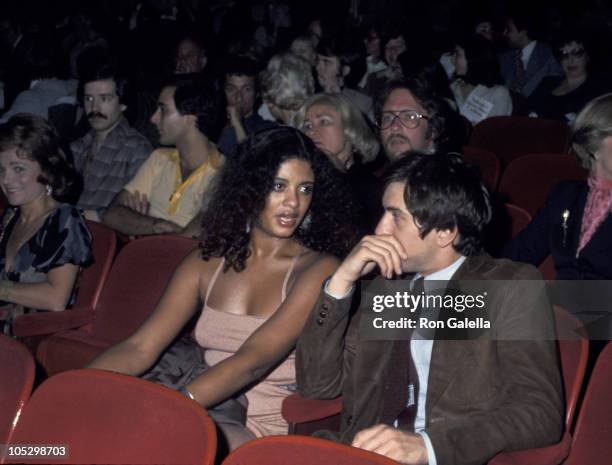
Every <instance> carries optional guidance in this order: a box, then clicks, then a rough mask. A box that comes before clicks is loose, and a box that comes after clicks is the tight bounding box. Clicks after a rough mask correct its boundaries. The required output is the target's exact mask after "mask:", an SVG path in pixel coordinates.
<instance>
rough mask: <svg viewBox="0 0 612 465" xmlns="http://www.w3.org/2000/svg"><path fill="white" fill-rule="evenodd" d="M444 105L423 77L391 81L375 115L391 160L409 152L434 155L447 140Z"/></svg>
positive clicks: (379, 99)
mask: <svg viewBox="0 0 612 465" xmlns="http://www.w3.org/2000/svg"><path fill="white" fill-rule="evenodd" d="M442 105H443V104H442V102H440V100H439V99H438V97H437V96H436V95H435V94H434V92H433V89H432V88H431V87H430V86H429V84H428V83H427V82H426V81H425V80H423V79H421V78H411V79H407V80H405V81H392V82H390V83H389V84H387V86H386V87H385V89H384V90H383V91H382V92H381V94H380V95H379V97H378V99H377V101H376V105H375V115H376V122H377V125H378V128H379V130H380V138H381V140H382V144H383V148H384V150H385V154H386V155H387V158H389V160H391V161H394V160H398V159H400V158H402V157H403V156H404V155H405V154H406V152H408V151H412V150H415V151H419V152H426V153H432V152H434V151H435V150H436V149H437V148H438V146H439V145H440V143H441V142H442V141H443V140H445V139H446V138H447V136H446V130H445V126H446V124H445V118H444V116H443V115H442Z"/></svg>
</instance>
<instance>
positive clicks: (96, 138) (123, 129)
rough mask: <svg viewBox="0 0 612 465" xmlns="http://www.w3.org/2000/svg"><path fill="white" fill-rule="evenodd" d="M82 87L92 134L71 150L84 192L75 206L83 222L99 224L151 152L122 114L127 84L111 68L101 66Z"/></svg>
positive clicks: (82, 83) (84, 137)
mask: <svg viewBox="0 0 612 465" xmlns="http://www.w3.org/2000/svg"><path fill="white" fill-rule="evenodd" d="M81 85H82V86H83V87H82V96H83V110H84V111H85V114H86V115H87V120H88V121H89V125H90V126H91V130H90V131H89V132H88V133H87V134H86V135H85V136H83V137H82V138H81V139H78V140H76V141H74V142H73V143H72V144H71V146H70V149H71V150H72V155H73V157H74V164H75V167H76V169H77V170H78V171H79V172H80V173H81V174H82V176H83V192H82V194H81V197H80V198H79V202H78V204H77V206H78V207H79V208H81V209H83V210H84V212H85V216H86V217H87V218H88V219H91V220H94V221H100V217H101V215H102V214H103V213H104V211H105V210H106V208H108V206H109V205H110V203H111V202H112V200H113V199H114V198H115V196H116V195H117V194H118V193H119V192H120V191H121V189H123V186H124V185H125V184H126V183H127V182H128V181H129V180H130V179H132V178H133V177H134V175H135V174H136V172H137V171H138V168H140V165H142V163H143V162H144V161H145V160H146V159H147V157H148V156H149V154H150V153H151V152H152V150H153V148H152V147H151V144H150V143H149V141H148V140H147V139H146V138H145V137H144V136H143V135H142V134H140V133H139V132H138V131H136V130H135V129H133V128H131V127H130V124H129V123H128V121H127V119H126V118H125V117H124V116H123V112H124V111H125V110H126V109H127V105H126V103H125V101H126V90H127V83H126V81H125V80H124V79H122V78H120V77H119V76H118V73H117V70H116V69H115V67H114V66H112V65H109V64H104V65H102V66H101V67H100V68H98V69H96V70H94V71H93V72H92V73H91V74H90V75H89V76H86V77H85V78H84V79H83V80H82V81H81Z"/></svg>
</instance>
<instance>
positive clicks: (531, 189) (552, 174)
mask: <svg viewBox="0 0 612 465" xmlns="http://www.w3.org/2000/svg"><path fill="white" fill-rule="evenodd" d="M587 176H588V172H587V170H585V169H584V168H583V167H582V166H581V165H580V163H578V161H577V160H576V157H574V156H571V155H566V154H562V153H530V154H528V155H524V156H522V157H519V158H516V159H515V160H513V161H512V162H510V164H509V165H508V167H507V168H506V170H505V171H504V174H503V175H502V178H501V181H500V183H499V189H498V193H499V196H500V197H501V198H502V199H503V200H504V201H505V202H510V203H513V204H514V205H518V206H519V207H522V208H524V209H525V210H527V211H528V212H529V213H530V214H531V215H534V214H535V213H536V212H537V211H538V209H539V208H540V207H542V205H544V203H545V201H546V198H547V197H548V194H549V193H550V191H551V190H552V188H553V187H554V186H555V185H556V184H557V183H558V182H559V181H563V180H566V179H577V180H583V179H586V178H587Z"/></svg>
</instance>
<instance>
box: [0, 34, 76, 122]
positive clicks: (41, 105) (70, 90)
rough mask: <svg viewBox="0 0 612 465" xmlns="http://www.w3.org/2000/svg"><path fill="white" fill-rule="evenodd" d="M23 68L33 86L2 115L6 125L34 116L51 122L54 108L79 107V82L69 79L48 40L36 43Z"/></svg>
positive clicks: (19, 95) (19, 96) (34, 42)
mask: <svg viewBox="0 0 612 465" xmlns="http://www.w3.org/2000/svg"><path fill="white" fill-rule="evenodd" d="M22 66H23V70H24V71H25V73H26V74H27V75H28V76H29V77H30V79H31V80H30V86H29V88H28V89H26V90H24V91H22V92H20V93H19V94H18V95H17V97H16V98H15V100H14V101H13V104H12V105H11V107H10V108H9V109H8V111H7V112H6V113H4V114H3V115H2V121H3V122H4V121H7V120H8V119H9V118H11V117H12V116H13V115H16V114H18V113H30V114H32V115H37V116H40V117H42V118H45V119H47V120H49V116H50V112H49V109H50V108H51V107H53V106H54V105H57V104H61V103H67V104H70V105H71V106H72V107H74V106H76V89H77V81H76V80H75V79H66V77H67V74H68V73H67V70H63V69H62V67H61V61H60V60H59V57H58V56H57V54H56V53H55V50H54V48H53V44H52V43H51V42H50V40H49V38H48V37H37V38H35V39H33V40H32V43H31V45H30V48H29V50H28V53H27V55H26V56H25V57H24V62H23V65H22ZM73 115H74V113H73Z"/></svg>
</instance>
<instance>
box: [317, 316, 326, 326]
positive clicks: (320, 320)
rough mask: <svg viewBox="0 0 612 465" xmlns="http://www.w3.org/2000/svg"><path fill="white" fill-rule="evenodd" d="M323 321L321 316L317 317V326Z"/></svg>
mask: <svg viewBox="0 0 612 465" xmlns="http://www.w3.org/2000/svg"><path fill="white" fill-rule="evenodd" d="M323 323H324V321H323V320H322V319H321V318H319V319H317V324H318V325H319V326H321V325H322V324H323Z"/></svg>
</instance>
